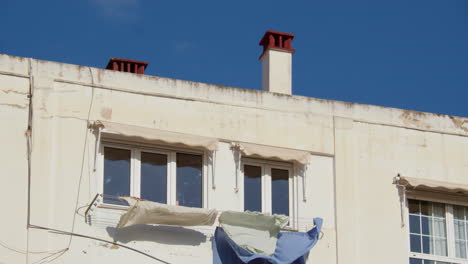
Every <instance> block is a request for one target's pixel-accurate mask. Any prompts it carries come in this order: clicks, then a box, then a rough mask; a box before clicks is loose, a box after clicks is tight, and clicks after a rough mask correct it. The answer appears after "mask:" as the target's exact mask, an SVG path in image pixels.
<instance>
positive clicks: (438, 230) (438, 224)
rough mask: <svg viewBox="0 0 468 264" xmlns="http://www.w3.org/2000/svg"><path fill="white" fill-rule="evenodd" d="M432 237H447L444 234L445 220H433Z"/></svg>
mask: <svg viewBox="0 0 468 264" xmlns="http://www.w3.org/2000/svg"><path fill="white" fill-rule="evenodd" d="M433 236H436V237H447V235H446V234H445V219H440V218H434V232H433Z"/></svg>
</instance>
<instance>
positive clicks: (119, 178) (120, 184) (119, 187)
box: [104, 147, 131, 204]
mask: <svg viewBox="0 0 468 264" xmlns="http://www.w3.org/2000/svg"><path fill="white" fill-rule="evenodd" d="M130 156H131V153H130V150H127V149H118V148H109V147H104V202H105V203H113V204H122V202H120V201H119V200H118V197H119V196H129V195H130Z"/></svg>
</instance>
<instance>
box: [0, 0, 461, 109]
mask: <svg viewBox="0 0 468 264" xmlns="http://www.w3.org/2000/svg"><path fill="white" fill-rule="evenodd" d="M467 16H468V3H466V0H387V1H383V0H378V1H376V0H368V1H361V0H353V1H349V0H335V1H334V0H321V1H317V0H309V1H276V0H270V1H260V0H259V1H252V0H250V1H243V0H237V1H219V0H218V1H203V0H200V1H176V0H173V1H159V0H80V1H71V0H41V1H37V0H31V1H24V0H2V1H1V2H0V25H1V29H2V30H1V34H0V53H6V54H10V55H16V56H24V57H33V58H37V59H42V60H52V61H59V62H66V63H71V64H79V65H88V66H93V67H104V66H105V65H106V64H107V61H108V59H109V58H111V57H121V58H128V59H136V60H143V61H147V62H149V63H150V65H149V67H148V69H147V74H150V75H157V76H163V77H170V78H177V79H184V80H191V81H199V82H207V83H214V84H221V85H228V86H234V87H241V88H250V89H261V62H260V61H259V60H258V56H259V55H260V53H261V47H260V46H258V41H259V40H260V38H261V37H262V35H263V33H264V32H265V31H266V30H269V29H270V30H277V31H284V32H290V33H294V34H296V38H295V39H294V41H293V47H294V48H295V49H296V53H295V55H294V57H293V93H294V94H296V95H304V96H310V97H317V98H324V99H333V100H342V101H350V102H359V103H365V104H375V105H382V106H390V107H398V108H405V109H411V110H418V111H427V112H434V113H443V114H450V115H458V116H465V117H468V17H467Z"/></svg>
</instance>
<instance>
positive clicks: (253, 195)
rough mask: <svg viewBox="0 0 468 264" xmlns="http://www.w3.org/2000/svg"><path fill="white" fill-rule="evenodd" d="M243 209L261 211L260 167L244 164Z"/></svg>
mask: <svg viewBox="0 0 468 264" xmlns="http://www.w3.org/2000/svg"><path fill="white" fill-rule="evenodd" d="M244 210H245V211H247V210H248V211H252V212H261V211H262V168H261V167H258V166H251V165H244Z"/></svg>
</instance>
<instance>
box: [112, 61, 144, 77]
mask: <svg viewBox="0 0 468 264" xmlns="http://www.w3.org/2000/svg"><path fill="white" fill-rule="evenodd" d="M146 66H148V63H147V62H144V61H136V60H127V59H119V58H111V59H110V60H109V62H108V63H107V66H106V69H108V70H114V71H121V72H131V73H136V74H144V73H145V69H146Z"/></svg>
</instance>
